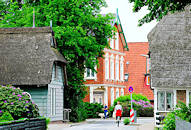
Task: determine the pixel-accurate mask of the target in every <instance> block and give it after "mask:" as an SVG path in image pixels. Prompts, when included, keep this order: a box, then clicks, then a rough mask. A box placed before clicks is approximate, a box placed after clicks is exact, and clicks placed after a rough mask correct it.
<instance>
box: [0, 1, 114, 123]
mask: <svg viewBox="0 0 191 130" xmlns="http://www.w3.org/2000/svg"><path fill="white" fill-rule="evenodd" d="M105 6H106V3H105V1H104V0H93V1H90V0H36V2H33V1H31V0H26V1H25V3H24V4H22V3H20V2H19V3H18V2H9V4H7V6H6V10H7V11H6V13H4V14H3V16H2V18H3V19H2V20H1V21H0V27H32V24H33V23H32V21H33V20H32V18H33V17H32V15H33V14H32V12H33V8H34V9H35V17H36V19H35V23H36V26H38V27H42V26H49V25H50V21H51V20H52V23H53V30H54V32H55V38H56V41H57V46H58V49H59V51H60V52H61V53H62V54H63V55H64V56H65V58H66V60H67V61H68V64H67V76H68V81H69V82H68V86H67V87H65V90H64V91H65V93H64V95H65V100H64V102H65V106H64V107H65V108H71V109H72V113H71V114H70V115H71V116H70V119H71V121H81V120H84V119H85V117H83V115H85V114H84V113H83V112H84V110H83V105H84V104H83V101H82V100H83V98H84V97H85V94H86V88H85V86H84V85H83V83H84V70H85V66H86V67H88V68H91V69H93V70H94V66H95V65H97V63H98V58H99V57H102V56H103V54H104V53H103V49H104V48H105V47H109V46H108V41H107V40H108V38H110V37H111V36H112V30H113V27H112V26H111V25H110V22H111V19H113V17H112V15H111V14H107V15H104V16H103V15H100V14H99V13H100V9H101V7H105ZM94 71H95V70H94Z"/></svg>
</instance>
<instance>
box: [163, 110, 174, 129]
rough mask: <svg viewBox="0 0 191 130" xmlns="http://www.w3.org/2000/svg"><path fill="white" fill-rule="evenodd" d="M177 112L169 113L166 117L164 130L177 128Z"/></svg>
mask: <svg viewBox="0 0 191 130" xmlns="http://www.w3.org/2000/svg"><path fill="white" fill-rule="evenodd" d="M175 128H176V125H175V114H174V113H168V114H167V115H166V117H165V118H164V127H163V129H164V130H175Z"/></svg>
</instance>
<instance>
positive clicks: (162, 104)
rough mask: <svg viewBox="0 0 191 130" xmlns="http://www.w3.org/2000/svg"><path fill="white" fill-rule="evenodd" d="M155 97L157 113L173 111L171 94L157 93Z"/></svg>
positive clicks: (166, 92) (165, 92)
mask: <svg viewBox="0 0 191 130" xmlns="http://www.w3.org/2000/svg"><path fill="white" fill-rule="evenodd" d="M157 97H158V104H157V109H158V110H159V111H170V110H172V109H173V92H168V91H158V92H157Z"/></svg>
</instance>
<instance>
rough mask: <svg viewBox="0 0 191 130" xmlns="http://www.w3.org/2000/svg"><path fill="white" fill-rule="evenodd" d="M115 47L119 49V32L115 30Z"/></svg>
mask: <svg viewBox="0 0 191 130" xmlns="http://www.w3.org/2000/svg"><path fill="white" fill-rule="evenodd" d="M115 49H116V50H119V33H118V32H116V36H115Z"/></svg>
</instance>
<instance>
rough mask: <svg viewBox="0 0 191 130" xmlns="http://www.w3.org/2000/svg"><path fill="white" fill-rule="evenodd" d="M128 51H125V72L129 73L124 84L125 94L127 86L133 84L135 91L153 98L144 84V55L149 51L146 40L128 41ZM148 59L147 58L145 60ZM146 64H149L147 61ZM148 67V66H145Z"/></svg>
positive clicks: (151, 92)
mask: <svg viewBox="0 0 191 130" xmlns="http://www.w3.org/2000/svg"><path fill="white" fill-rule="evenodd" d="M128 48H129V51H126V58H125V60H126V63H127V62H129V64H128V65H126V67H125V73H128V74H129V79H128V82H127V85H126V91H125V94H128V93H129V92H128V87H129V86H133V88H134V92H135V93H140V94H143V95H145V96H147V97H148V99H149V100H153V99H154V95H153V91H152V90H151V89H150V87H145V86H144V78H145V75H144V74H145V73H146V60H147V59H146V57H143V56H141V55H142V54H144V55H147V54H148V52H149V44H148V42H133V43H128ZM147 61H148V60H147ZM147 64H149V63H148V62H147ZM147 69H148V66H147Z"/></svg>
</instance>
